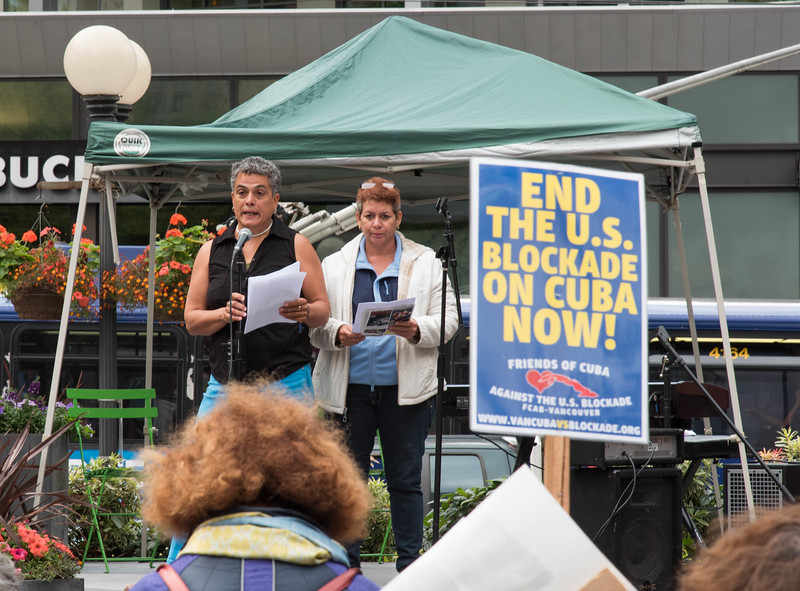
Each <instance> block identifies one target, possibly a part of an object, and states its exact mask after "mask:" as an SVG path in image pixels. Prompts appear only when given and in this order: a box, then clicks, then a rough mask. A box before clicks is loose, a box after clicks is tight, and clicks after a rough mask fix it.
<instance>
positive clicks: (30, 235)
mask: <svg viewBox="0 0 800 591" xmlns="http://www.w3.org/2000/svg"><path fill="white" fill-rule="evenodd" d="M20 240H22V241H23V242H36V240H38V238H37V237H36V232H34V231H33V230H28V231H27V232H25V233H24V234H23V235H22V238H20Z"/></svg>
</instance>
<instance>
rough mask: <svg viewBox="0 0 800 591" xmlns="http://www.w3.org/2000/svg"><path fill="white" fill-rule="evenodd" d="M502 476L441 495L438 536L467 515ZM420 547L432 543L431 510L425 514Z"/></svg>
mask: <svg viewBox="0 0 800 591" xmlns="http://www.w3.org/2000/svg"><path fill="white" fill-rule="evenodd" d="M503 480H505V479H504V478H496V479H494V480H490V481H489V484H487V485H486V486H476V487H474V488H470V489H468V490H464V489H463V488H458V489H456V491H455V492H453V493H449V494H446V495H442V498H441V501H440V504H439V536H440V537H441V536H443V535H444V534H446V533H447V532H448V531H450V529H451V528H452V527H453V526H454V525H455V524H456V523H458V522H459V521H460V520H461V519H462V518H463V517H466V516H467V515H469V514H470V513H471V512H472V510H473V509H474V508H475V507H477V506H478V505H479V504H480V503H481V502H482V501H483V500H484V499H485V498H486V497H487V496H489V494H490V493H491V492H492V491H493V490H494V489H496V488H497V487H498V486H500V485H501V484H502V483H503ZM424 524H425V530H424V532H423V541H422V548H423V550H428V549H429V548H430V547H431V545H432V544H433V511H431V512H430V513H428V514H427V515H426V516H425V521H424Z"/></svg>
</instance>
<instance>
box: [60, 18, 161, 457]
mask: <svg viewBox="0 0 800 591" xmlns="http://www.w3.org/2000/svg"><path fill="white" fill-rule="evenodd" d="M64 73H65V74H66V75H67V80H68V81H69V83H70V84H71V85H72V87H73V88H74V89H75V90H76V91H78V93H79V94H80V95H81V97H82V98H83V101H84V103H86V108H87V110H88V111H89V122H90V123H91V122H93V121H125V120H127V119H128V116H129V115H130V112H131V109H132V105H133V103H135V102H136V101H137V100H139V99H140V98H141V97H142V96H143V95H144V93H145V91H146V90H147V87H148V86H149V85H150V74H151V69H150V60H149V59H148V58H147V54H146V53H145V52H144V50H143V49H142V48H141V47H140V46H139V45H137V44H136V43H134V42H133V41H131V40H130V39H128V37H126V36H125V34H124V33H122V32H121V31H119V30H117V29H115V28H113V27H108V26H106V25H93V26H90V27H86V28H85V29H81V30H80V31H78V32H77V33H76V34H75V36H74V37H73V38H72V39H71V40H70V42H69V43H68V44H67V47H66V49H65V50H64ZM111 201H112V200H111V197H110V195H106V196H104V197H101V199H100V215H99V224H100V237H99V238H100V240H99V244H100V282H101V290H100V293H101V295H100V338H99V343H98V351H99V367H98V387H99V388H101V389H111V388H116V387H117V341H116V332H117V307H116V302H114V301H108V300H106V299H105V297H104V295H103V294H104V293H105V290H104V289H102V287H103V285H102V284H103V281H104V277H106V276H108V275H110V274H111V273H115V272H116V264H115V262H114V253H113V252H112V247H111V245H112V236H111V226H112V224H111V220H112V219H113V215H114V211H113V207H114V205H113V203H112V202H111ZM107 404H112V403H104V402H101V403H100V406H105V405H107ZM98 439H99V447H100V455H101V456H108V455H111V453H113V452H116V451H117V450H118V440H119V431H118V425H117V424H116V423H115V422H114V421H112V420H101V421H100V433H99V437H98Z"/></svg>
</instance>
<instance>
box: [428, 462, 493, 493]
mask: <svg viewBox="0 0 800 591" xmlns="http://www.w3.org/2000/svg"><path fill="white" fill-rule="evenodd" d="M429 459H430V463H431V467H430V470H431V471H430V473H431V493H433V488H434V485H435V483H434V479H433V474H435V463H436V457H435V455H431V456H430V458H429ZM441 477H442V478H441V482H440V483H439V491H440V492H441V493H442V494H447V493H451V492H455V491H456V489H457V488H463V489H464V490H467V489H469V488H474V487H476V486H483V485H484V484H486V482H485V481H484V479H483V466H482V465H481V459H480V458H479V457H478V456H476V455H451V454H442V472H441Z"/></svg>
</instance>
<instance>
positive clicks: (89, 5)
mask: <svg viewBox="0 0 800 591" xmlns="http://www.w3.org/2000/svg"><path fill="white" fill-rule="evenodd" d="M99 9H100V7H99V6H98V1H97V0H58V10H62V11H75V10H92V11H96V10H99Z"/></svg>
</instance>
